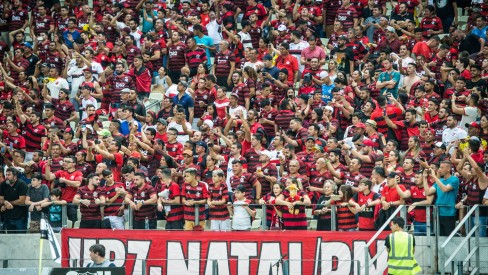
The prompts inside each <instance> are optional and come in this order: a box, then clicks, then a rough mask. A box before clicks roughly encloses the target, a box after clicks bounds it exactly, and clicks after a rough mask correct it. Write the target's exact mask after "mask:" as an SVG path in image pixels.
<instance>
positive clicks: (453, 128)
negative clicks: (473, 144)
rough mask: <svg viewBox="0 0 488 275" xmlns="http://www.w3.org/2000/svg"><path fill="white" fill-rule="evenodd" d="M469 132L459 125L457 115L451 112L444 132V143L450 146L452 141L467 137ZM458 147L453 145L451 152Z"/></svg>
mask: <svg viewBox="0 0 488 275" xmlns="http://www.w3.org/2000/svg"><path fill="white" fill-rule="evenodd" d="M467 135H468V133H467V132H466V131H465V130H464V129H462V128H460V127H458V120H457V117H456V115H453V114H450V115H448V116H447V120H446V129H444V131H443V133H442V143H444V145H446V146H449V144H450V143H452V142H454V141H456V140H460V139H462V138H464V137H466V136H467ZM455 149H456V148H454V147H451V150H449V153H450V154H452V153H453V152H454V150H455Z"/></svg>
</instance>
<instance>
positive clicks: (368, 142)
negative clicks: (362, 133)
mask: <svg viewBox="0 0 488 275" xmlns="http://www.w3.org/2000/svg"><path fill="white" fill-rule="evenodd" d="M363 145H364V146H371V147H373V146H374V143H373V141H371V139H364V140H363Z"/></svg>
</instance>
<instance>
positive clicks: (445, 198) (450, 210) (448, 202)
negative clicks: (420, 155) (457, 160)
mask: <svg viewBox="0 0 488 275" xmlns="http://www.w3.org/2000/svg"><path fill="white" fill-rule="evenodd" d="M451 168H452V163H451V162H449V161H443V162H441V164H440V166H439V169H438V171H437V174H436V173H434V172H433V171H432V169H428V170H427V173H428V175H429V176H430V177H432V179H433V180H434V181H435V183H434V185H433V186H432V187H429V185H428V183H427V181H424V182H423V184H424V190H426V192H425V195H426V196H430V195H434V194H435V195H436V196H437V199H436V201H435V205H439V206H438V209H439V210H438V211H439V233H440V235H441V236H449V235H450V234H451V233H452V231H453V230H454V227H455V226H456V208H455V205H456V195H457V193H458V189H459V179H458V178H457V177H456V176H454V175H451Z"/></svg>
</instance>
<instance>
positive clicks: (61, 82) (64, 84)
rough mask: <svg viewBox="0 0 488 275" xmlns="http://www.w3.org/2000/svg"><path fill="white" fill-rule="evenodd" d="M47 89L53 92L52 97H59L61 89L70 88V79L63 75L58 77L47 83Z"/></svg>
mask: <svg viewBox="0 0 488 275" xmlns="http://www.w3.org/2000/svg"><path fill="white" fill-rule="evenodd" d="M47 89H48V90H49V92H50V93H51V97H52V98H55V99H58V98H59V90H61V89H68V90H69V84H68V81H67V80H66V79H64V78H62V77H58V79H56V80H54V81H52V82H49V83H48V84H47Z"/></svg>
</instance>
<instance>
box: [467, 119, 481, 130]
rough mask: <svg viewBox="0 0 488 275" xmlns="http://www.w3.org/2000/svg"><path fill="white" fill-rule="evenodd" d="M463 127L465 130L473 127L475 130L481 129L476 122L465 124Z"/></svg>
mask: <svg viewBox="0 0 488 275" xmlns="http://www.w3.org/2000/svg"><path fill="white" fill-rule="evenodd" d="M464 127H466V128H468V127H475V128H478V129H481V125H480V124H479V123H478V122H476V121H473V122H471V123H466V124H464Z"/></svg>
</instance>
